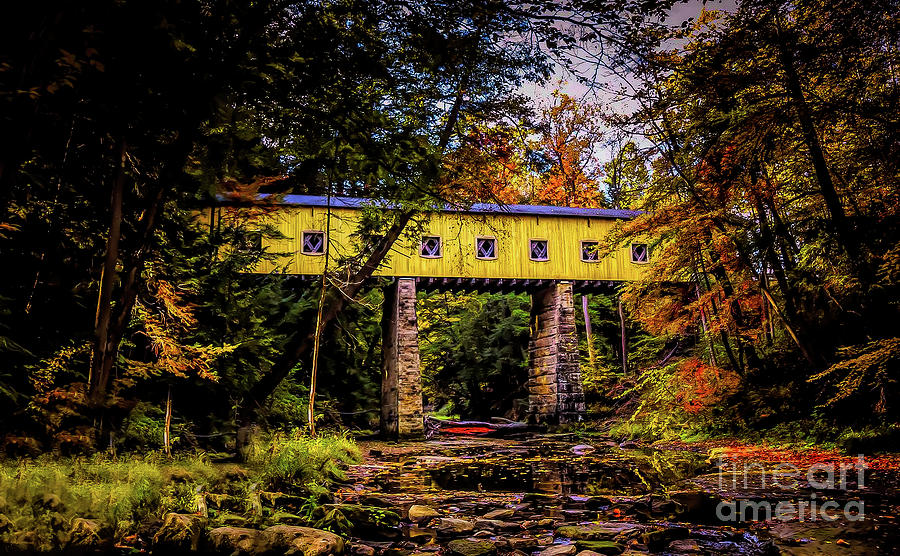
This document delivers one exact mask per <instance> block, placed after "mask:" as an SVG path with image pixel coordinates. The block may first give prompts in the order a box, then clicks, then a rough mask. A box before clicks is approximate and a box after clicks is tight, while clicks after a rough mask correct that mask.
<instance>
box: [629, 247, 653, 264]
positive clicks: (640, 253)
mask: <svg viewBox="0 0 900 556" xmlns="http://www.w3.org/2000/svg"><path fill="white" fill-rule="evenodd" d="M631 262H633V263H647V262H650V248H649V247H648V246H647V244H646V243H632V244H631Z"/></svg>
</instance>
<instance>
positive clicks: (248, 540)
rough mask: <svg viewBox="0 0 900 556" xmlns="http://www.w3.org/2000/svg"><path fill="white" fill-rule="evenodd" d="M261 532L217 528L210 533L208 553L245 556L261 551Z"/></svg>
mask: <svg viewBox="0 0 900 556" xmlns="http://www.w3.org/2000/svg"><path fill="white" fill-rule="evenodd" d="M260 536H261V532H260V531H257V530H256V529H245V528H243V527H217V528H215V529H213V530H212V531H210V532H209V545H208V551H209V552H211V553H213V554H228V555H232V556H244V555H250V554H255V553H257V552H258V550H259V540H260Z"/></svg>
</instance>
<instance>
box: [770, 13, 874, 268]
mask: <svg viewBox="0 0 900 556" xmlns="http://www.w3.org/2000/svg"><path fill="white" fill-rule="evenodd" d="M778 54H779V56H778V58H779V61H780V62H781V66H782V69H783V70H784V77H785V88H786V89H787V92H788V95H789V96H790V98H791V102H792V104H793V105H794V110H795V111H796V113H797V119H798V120H799V122H800V129H801V131H802V134H803V141H804V143H806V148H807V149H809V156H810V158H811V159H812V165H813V170H814V171H815V174H816V181H817V182H818V184H819V191H820V193H821V194H822V198H823V199H825V206H826V207H827V208H828V213H829V214H830V215H831V222H832V224H833V226H834V230H835V232H836V233H837V236H838V242H839V243H840V244H841V245H842V246H843V248H844V250H846V252H847V254H848V255H849V256H850V258H851V259H852V260H854V261H856V260H857V259H858V256H859V252H858V246H857V244H856V240H855V236H854V235H853V232H852V230H851V229H850V225H849V222H848V221H847V215H846V213H845V212H844V206H843V205H842V204H841V198H840V196H839V195H838V193H837V190H836V189H835V187H834V181H833V180H832V179H831V172H829V170H828V163H827V162H826V160H825V153H824V151H823V150H822V145H821V143H820V142H819V135H818V132H817V130H816V125H815V122H814V121H813V117H812V114H811V113H810V110H809V105H808V104H807V102H806V97H805V96H804V95H803V89H802V87H801V85H800V76H799V75H798V74H797V69H796V68H795V67H794V59H793V54H792V52H791V51H790V50H789V47H788V45H787V44H785V40H784V38H783V36H782V34H781V32H780V30H779V33H778Z"/></svg>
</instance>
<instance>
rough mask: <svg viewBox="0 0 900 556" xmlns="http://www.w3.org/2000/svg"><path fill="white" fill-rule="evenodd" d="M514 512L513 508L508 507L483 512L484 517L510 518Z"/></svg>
mask: <svg viewBox="0 0 900 556" xmlns="http://www.w3.org/2000/svg"><path fill="white" fill-rule="evenodd" d="M515 514H516V511H515V510H511V509H509V508H503V509H500V510H494V511H492V512H488V513H486V514H484V516H483V517H484V519H501V520H502V519H510V518H511V517H512V516H514V515H515Z"/></svg>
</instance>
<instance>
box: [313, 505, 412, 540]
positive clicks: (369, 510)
mask: <svg viewBox="0 0 900 556" xmlns="http://www.w3.org/2000/svg"><path fill="white" fill-rule="evenodd" d="M334 510H337V511H339V512H340V513H341V514H343V515H344V517H346V518H347V520H348V521H349V522H350V523H351V525H352V531H353V534H354V535H357V536H361V537H369V536H374V537H377V538H385V539H391V538H396V537H397V536H399V534H400V533H399V531H398V530H395V529H394V528H395V527H397V526H398V525H400V514H398V513H397V512H393V511H391V510H386V509H384V508H379V507H376V506H363V505H361V504H325V505H324V506H319V507H318V508H316V510H315V511H314V512H313V519H322V518H323V517H325V516H326V515H327V514H328V513H329V512H332V511H334Z"/></svg>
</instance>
